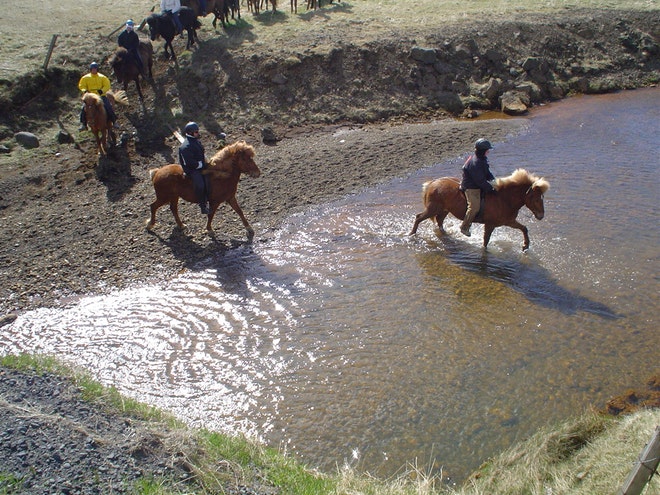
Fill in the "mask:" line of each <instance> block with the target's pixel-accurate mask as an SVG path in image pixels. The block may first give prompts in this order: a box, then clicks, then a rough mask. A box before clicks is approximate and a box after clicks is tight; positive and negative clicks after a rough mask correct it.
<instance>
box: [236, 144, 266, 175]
mask: <svg viewBox="0 0 660 495" xmlns="http://www.w3.org/2000/svg"><path fill="white" fill-rule="evenodd" d="M230 146H236V147H237V153H236V155H237V157H238V161H239V168H240V170H241V172H242V173H244V174H247V175H249V176H250V177H252V178H253V179H256V178H257V177H259V176H260V175H261V170H259V167H257V164H256V162H255V161H254V147H252V146H250V145H249V144H247V143H246V142H245V141H238V142H237V143H234V144H233V145H230Z"/></svg>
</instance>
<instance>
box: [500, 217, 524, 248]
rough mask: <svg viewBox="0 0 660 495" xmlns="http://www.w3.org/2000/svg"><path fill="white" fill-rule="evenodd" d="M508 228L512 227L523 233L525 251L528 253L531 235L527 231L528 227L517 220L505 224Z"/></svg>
mask: <svg viewBox="0 0 660 495" xmlns="http://www.w3.org/2000/svg"><path fill="white" fill-rule="evenodd" d="M505 225H506V226H507V227H511V228H513V229H518V230H520V231H521V232H522V235H523V247H522V250H523V251H527V250H528V249H529V233H528V231H527V227H525V226H524V225H523V224H522V223H520V222H518V221H517V220H513V221H511V222H509V223H507V224H505Z"/></svg>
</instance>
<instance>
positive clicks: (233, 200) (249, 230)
mask: <svg viewBox="0 0 660 495" xmlns="http://www.w3.org/2000/svg"><path fill="white" fill-rule="evenodd" d="M227 203H229V205H230V206H231V207H232V208H233V209H234V211H235V212H236V213H237V214H238V216H239V217H241V222H243V226H244V227H245V229H246V230H247V233H248V237H250V238H252V237H253V236H254V230H253V229H252V227H251V226H250V223H249V222H248V221H247V218H245V215H244V214H243V210H241V207H240V206H239V204H238V201H237V200H236V196H232V197H231V198H229V199H228V200H227Z"/></svg>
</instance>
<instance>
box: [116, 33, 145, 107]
mask: <svg viewBox="0 0 660 495" xmlns="http://www.w3.org/2000/svg"><path fill="white" fill-rule="evenodd" d="M139 51H140V58H141V59H142V65H143V67H142V68H143V70H146V69H148V70H149V79H150V80H151V79H153V74H152V68H153V64H154V61H153V55H154V48H153V45H152V44H151V42H150V41H140V48H139ZM108 62H109V64H110V67H112V71H113V72H114V74H115V77H116V78H117V80H118V81H119V82H120V83H123V84H124V91H126V90H127V89H128V83H129V82H130V81H135V87H136V88H137V92H138V96H139V97H140V101H142V100H144V97H143V96H142V90H141V88H140V75H142V77H143V78H144V77H146V74H145V73H144V72H142V73H140V68H139V66H138V62H137V60H135V57H133V56H132V55H131V54H130V53H128V51H127V50H126V48H123V47H119V48H117V50H116V51H115V53H113V54H112V56H111V57H110V59H109V60H108Z"/></svg>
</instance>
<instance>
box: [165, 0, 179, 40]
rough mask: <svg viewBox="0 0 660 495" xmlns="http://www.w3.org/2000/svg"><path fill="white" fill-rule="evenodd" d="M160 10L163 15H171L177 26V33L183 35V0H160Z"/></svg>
mask: <svg viewBox="0 0 660 495" xmlns="http://www.w3.org/2000/svg"><path fill="white" fill-rule="evenodd" d="M160 10H161V12H162V13H163V14H170V15H171V16H172V19H173V20H174V25H175V26H176V33H177V34H182V33H183V24H181V19H179V10H181V0H160Z"/></svg>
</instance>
